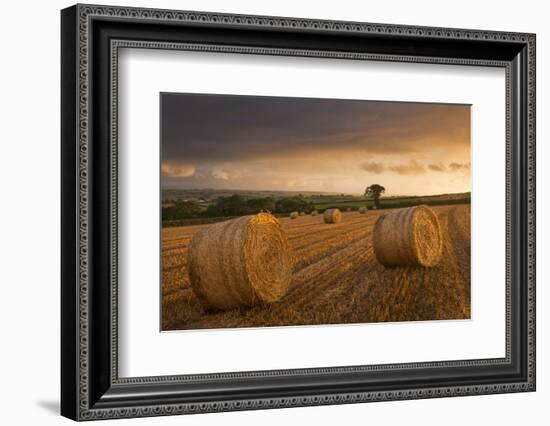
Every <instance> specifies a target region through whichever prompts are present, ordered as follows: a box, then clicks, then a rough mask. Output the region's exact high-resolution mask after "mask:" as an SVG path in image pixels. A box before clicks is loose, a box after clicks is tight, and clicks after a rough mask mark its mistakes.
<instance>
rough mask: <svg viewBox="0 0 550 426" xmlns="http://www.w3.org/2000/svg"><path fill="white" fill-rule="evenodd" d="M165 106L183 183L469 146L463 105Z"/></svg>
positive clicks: (194, 102) (412, 169) (229, 99)
mask: <svg viewBox="0 0 550 426" xmlns="http://www.w3.org/2000/svg"><path fill="white" fill-rule="evenodd" d="M161 105H162V116H161V125H162V129H161V131H162V156H163V162H166V161H167V162H169V163H170V164H171V167H173V168H177V167H179V165H180V164H183V165H184V166H185V167H186V168H187V169H184V170H183V174H184V175H185V173H187V171H188V170H189V169H188V168H189V167H196V168H199V167H200V166H201V164H202V165H209V164H210V165H211V164H216V163H219V162H226V161H235V160H239V161H241V160H254V159H266V158H273V157H283V158H285V157H301V156H308V155H310V154H312V153H315V155H318V153H328V154H330V153H331V152H339V153H345V152H349V153H354V152H365V153H367V152H368V153H373V154H384V155H399V154H406V153H413V152H422V151H425V150H429V149H433V147H434V145H435V144H441V145H442V146H445V145H447V146H451V145H453V146H456V145H464V146H468V144H469V125H470V121H469V114H470V112H469V107H468V106H463V105H443V104H420V103H397V102H372V101H350V100H334V99H304V98H277V97H269V98H266V97H259V96H229V95H194V94H162V97H161ZM457 164H458V163H457ZM407 167H408V168H407ZM393 171H395V172H396V173H401V174H409V173H418V172H419V168H418V165H412V166H411V165H404V166H403V167H401V168H398V169H396V170H393Z"/></svg>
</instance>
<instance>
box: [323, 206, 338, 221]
mask: <svg viewBox="0 0 550 426" xmlns="http://www.w3.org/2000/svg"><path fill="white" fill-rule="evenodd" d="M323 219H324V221H325V223H338V222H340V221H341V220H342V212H340V210H339V209H326V210H325V213H324V214H323Z"/></svg>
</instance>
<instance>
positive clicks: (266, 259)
mask: <svg viewBox="0 0 550 426" xmlns="http://www.w3.org/2000/svg"><path fill="white" fill-rule="evenodd" d="M187 267H188V269H189V278H190V281H191V286H192V288H193V291H194V292H195V294H196V295H197V297H198V298H199V300H200V301H201V303H202V304H203V306H204V307H205V308H206V309H232V308H237V307H241V306H253V305H256V304H263V303H271V302H275V301H277V300H279V299H280V298H281V297H283V296H284V295H285V294H286V292H287V290H288V286H289V284H290V277H291V273H292V255H291V251H290V246H289V244H288V237H287V235H286V232H285V230H284V229H283V227H282V226H281V224H280V223H279V221H278V220H277V219H276V218H275V217H274V216H272V215H271V214H269V213H259V214H257V215H254V216H243V217H239V218H237V219H233V220H227V221H224V222H219V223H216V224H213V225H210V226H207V227H205V228H203V229H202V230H200V231H199V232H197V233H196V234H195V236H194V237H193V239H192V240H191V244H190V245H189V250H188V254H187Z"/></svg>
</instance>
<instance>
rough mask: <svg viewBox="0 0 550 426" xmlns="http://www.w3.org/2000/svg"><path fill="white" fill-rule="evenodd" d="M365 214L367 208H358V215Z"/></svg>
mask: <svg viewBox="0 0 550 426" xmlns="http://www.w3.org/2000/svg"><path fill="white" fill-rule="evenodd" d="M366 212H367V208H366V207H365V206H362V207H359V213H361V214H365V213H366Z"/></svg>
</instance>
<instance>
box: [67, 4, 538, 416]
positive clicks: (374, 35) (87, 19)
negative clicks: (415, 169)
mask: <svg viewBox="0 0 550 426" xmlns="http://www.w3.org/2000/svg"><path fill="white" fill-rule="evenodd" d="M61 28H62V31H61V37H62V39H61V50H62V75H61V82H62V93H61V99H62V120H61V130H62V141H61V142H62V143H61V158H62V184H61V189H62V218H61V220H62V235H61V238H62V283H61V321H62V328H61V337H62V340H61V354H62V357H61V367H62V368H61V370H62V374H61V385H62V386H61V413H62V415H64V416H66V417H69V418H71V419H74V420H92V419H105V418H120V417H140V416H158V415H169V414H187V413H205V412H215V411H230V410H249V409H263V408H277V407H292V406H308V405H322V404H344V403H355V402H367V401H382V400H400V399H416V398H436V397H445V396H464V395H477V394H490V393H504V392H521V391H534V390H535V35H534V34H520V33H509V32H494V31H478V30H462V29H449V28H426V27H413V26H401V25H385V24H369V23H358V22H334V21H320V20H307V19H293V18H276V17H264V16H242V15H227V14H215V13H201V12H183V11H168V10H154V9H134V8H126V7H104V6H96V5H76V6H73V7H70V8H67V9H64V10H63V11H62V13H61ZM121 47H134V48H148V49H185V50H198V51H216V52H232V53H240V54H247V53H254V54H263V55H276V56H280V55H283V56H311V57H319V58H341V59H353V60H371V61H372V60H374V61H377V60H378V61H379V60H384V61H397V62H423V63H430V64H432V63H433V64H455V65H464V66H468V65H485V66H492V67H501V68H504V69H505V71H506V111H507V113H506V115H507V116H506V126H507V129H506V135H507V141H506V146H507V164H506V174H507V175H506V182H507V183H506V198H507V199H506V203H507V212H506V230H503V232H506V245H507V247H506V356H505V357H504V358H496V359H480V360H460V361H445V362H430V363H410V364H386V365H373V366H369V365H364V366H326V368H316V369H301V370H274V371H255V372H242V373H219V374H205V375H192V376H189V375H186V376H184V375H182V376H160V377H136V378H120V377H119V376H118V364H117V363H118V357H117V345H118V343H117V342H118V339H117V337H118V327H117V226H118V223H117V209H116V206H117V196H118V194H117V190H118V189H117V128H116V118H117V105H118V104H117V87H118V86H117V85H118V78H117V63H118V62H117V58H118V56H117V55H118V49H119V48H121Z"/></svg>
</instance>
